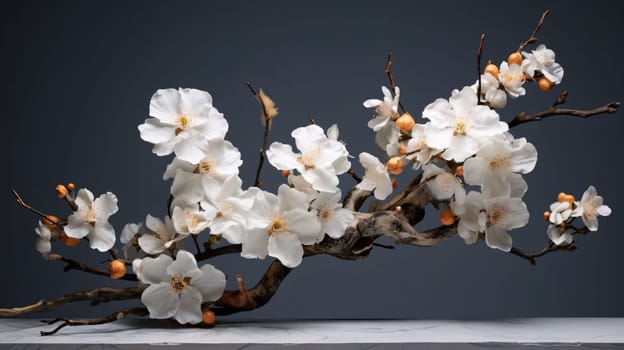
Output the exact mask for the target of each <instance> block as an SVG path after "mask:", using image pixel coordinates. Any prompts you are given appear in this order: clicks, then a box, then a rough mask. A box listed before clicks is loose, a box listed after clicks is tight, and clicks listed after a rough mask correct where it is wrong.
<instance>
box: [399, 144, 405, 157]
mask: <svg viewBox="0 0 624 350" xmlns="http://www.w3.org/2000/svg"><path fill="white" fill-rule="evenodd" d="M405 153H407V146H405V145H401V146H399V154H400V155H405Z"/></svg>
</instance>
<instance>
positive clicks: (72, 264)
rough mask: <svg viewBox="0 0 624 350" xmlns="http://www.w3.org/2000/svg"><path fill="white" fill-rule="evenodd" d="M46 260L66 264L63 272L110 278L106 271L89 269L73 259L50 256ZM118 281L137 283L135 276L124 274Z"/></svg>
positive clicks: (56, 255)
mask: <svg viewBox="0 0 624 350" xmlns="http://www.w3.org/2000/svg"><path fill="white" fill-rule="evenodd" d="M48 259H49V260H54V261H62V262H64V263H66V264H67V265H66V266H65V268H64V269H63V271H64V272H67V271H70V270H79V271H83V272H87V273H90V274H94V275H100V276H106V277H110V273H109V272H108V271H107V270H101V269H98V268H95V267H91V266H89V265H87V264H84V263H81V262H79V261H76V260H73V259H68V258H65V257H63V256H61V255H58V254H50V255H48ZM120 279H123V280H126V281H137V276H136V275H134V274H125V275H124V276H123V277H121V278H120Z"/></svg>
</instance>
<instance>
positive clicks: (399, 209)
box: [392, 205, 403, 214]
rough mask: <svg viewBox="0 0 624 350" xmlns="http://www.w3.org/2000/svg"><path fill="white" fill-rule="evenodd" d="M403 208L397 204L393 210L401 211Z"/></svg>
mask: <svg viewBox="0 0 624 350" xmlns="http://www.w3.org/2000/svg"><path fill="white" fill-rule="evenodd" d="M402 210H403V208H401V206H400V205H397V206H396V207H394V209H392V211H393V212H395V213H397V214H398V213H400V212H401V211H402Z"/></svg>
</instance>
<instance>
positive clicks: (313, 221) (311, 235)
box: [269, 209, 323, 254]
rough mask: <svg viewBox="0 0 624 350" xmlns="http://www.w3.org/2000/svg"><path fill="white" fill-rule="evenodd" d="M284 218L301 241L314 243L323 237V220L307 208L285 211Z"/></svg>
mask: <svg viewBox="0 0 624 350" xmlns="http://www.w3.org/2000/svg"><path fill="white" fill-rule="evenodd" d="M282 219H284V220H285V221H286V222H287V224H286V225H287V227H288V231H289V232H292V233H294V234H295V235H296V236H297V237H298V239H299V240H300V243H303V244H313V243H316V242H317V241H319V240H320V239H322V238H323V236H322V233H321V222H320V221H319V220H318V218H317V217H316V215H315V214H313V213H311V212H308V211H307V210H304V209H294V210H290V211H287V212H285V213H283V215H282ZM269 241H270V239H269ZM269 254H270V250H269Z"/></svg>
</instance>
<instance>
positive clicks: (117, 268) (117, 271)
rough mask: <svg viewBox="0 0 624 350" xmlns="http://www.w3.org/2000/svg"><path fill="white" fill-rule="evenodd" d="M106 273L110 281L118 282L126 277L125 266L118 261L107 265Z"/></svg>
mask: <svg viewBox="0 0 624 350" xmlns="http://www.w3.org/2000/svg"><path fill="white" fill-rule="evenodd" d="M108 272H109V274H110V277H111V278H112V279H114V280H118V279H120V278H122V277H123V276H125V275H126V264H124V262H123V261H121V260H119V259H115V260H113V261H111V262H110V264H108Z"/></svg>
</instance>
